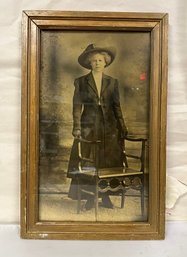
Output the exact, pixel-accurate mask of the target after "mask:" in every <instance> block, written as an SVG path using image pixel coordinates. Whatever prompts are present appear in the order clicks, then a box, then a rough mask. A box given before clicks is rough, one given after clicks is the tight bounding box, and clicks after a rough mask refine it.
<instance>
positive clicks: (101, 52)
mask: <svg viewBox="0 0 187 257" xmlns="http://www.w3.org/2000/svg"><path fill="white" fill-rule="evenodd" d="M114 58H115V50H114V49H113V48H103V47H99V46H96V45H94V44H90V45H88V47H87V48H86V49H85V50H84V51H83V53H82V54H81V55H80V56H79V58H78V62H79V64H80V65H81V66H83V67H84V68H87V69H89V70H91V72H90V73H88V74H87V75H85V76H82V77H80V78H78V79H76V80H75V83H74V85H75V91H74V96H73V132H72V134H73V136H74V137H75V138H76V137H80V136H81V137H82V138H84V139H87V140H100V141H101V144H100V145H99V150H98V155H99V168H106V167H117V166H118V167H119V166H122V165H123V152H122V148H121V145H120V143H119V141H120V138H122V137H125V136H126V134H127V129H126V126H125V123H124V119H123V115H122V111H121V107H120V99H119V91H118V81H117V80H116V79H114V78H112V77H110V76H107V75H105V74H104V73H103V72H104V69H105V68H106V67H108V66H109V65H110V64H111V63H112V62H113V60H114ZM82 148H83V156H84V157H87V158H89V157H90V155H91V154H92V151H91V148H90V146H88V145H85V146H84V147H82ZM77 156H78V154H77V141H76V140H75V141H74V144H73V147H72V151H71V155H70V161H69V167H68V177H71V178H72V182H71V186H70V191H69V197H71V198H73V199H76V197H77V187H76V180H75V178H74V175H73V174H75V173H76V171H78V158H77ZM101 197H102V202H103V206H105V207H107V208H113V204H112V203H111V201H110V198H109V196H108V194H102V195H101ZM93 203H94V199H93V198H89V199H88V201H87V203H86V205H85V208H86V209H90V208H91V207H92V206H93Z"/></svg>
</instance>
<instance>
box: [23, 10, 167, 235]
mask: <svg viewBox="0 0 187 257" xmlns="http://www.w3.org/2000/svg"><path fill="white" fill-rule="evenodd" d="M42 30H51V31H53V30H66V31H110V32H113V31H115V32H125V31H135V32H136V31H138V32H145V31H147V32H150V35H151V71H150V74H149V75H150V94H149V96H150V102H149V104H150V105H149V106H150V109H149V124H150V125H149V150H148V151H149V170H150V169H151V172H150V173H149V203H148V206H149V210H148V214H149V215H148V216H149V217H148V221H146V222H111V223H110V222H75V221H72V222H65V221H64V222H63V221H60V222H57V221H50V222H47V221H40V220H39V216H38V208H39V200H38V195H39V194H38V163H39V154H38V152H39V84H40V83H39V74H40V53H41V49H40V36H41V31H42ZM167 41H168V14H167V13H123V12H74V11H73V12H70V11H43V10H42V11H23V16H22V100H21V101H22V107H21V116H22V119H21V122H22V124H21V237H22V238H28V239H85V240H88V239H92V240H99V239H102V240H124V239H126V240H130V239H131V240H132V239H133V240H152V239H164V236H165V190H166V186H165V184H166V109H167V72H168V71H167V70H168V60H167V59H168V46H167V45H168V43H167Z"/></svg>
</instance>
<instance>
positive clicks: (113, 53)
mask: <svg viewBox="0 0 187 257" xmlns="http://www.w3.org/2000/svg"><path fill="white" fill-rule="evenodd" d="M94 52H95V53H100V52H106V53H107V54H109V55H110V57H111V60H110V62H109V63H107V64H106V66H105V67H107V66H109V65H110V64H111V63H112V62H113V61H114V58H115V56H116V50H115V48H114V47H100V46H98V45H96V44H90V45H88V46H87V47H86V49H85V50H84V51H83V52H82V54H81V55H80V56H79V58H78V62H79V64H80V65H81V66H83V67H84V68H86V69H89V70H90V69H91V66H90V64H89V62H88V61H87V58H88V55H89V54H90V53H94Z"/></svg>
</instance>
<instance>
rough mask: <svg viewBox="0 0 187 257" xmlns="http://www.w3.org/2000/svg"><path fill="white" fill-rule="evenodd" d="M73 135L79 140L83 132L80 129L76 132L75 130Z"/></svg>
mask: <svg viewBox="0 0 187 257" xmlns="http://www.w3.org/2000/svg"><path fill="white" fill-rule="evenodd" d="M72 135H73V136H74V137H77V138H79V137H80V136H81V131H80V129H75V130H73V132H72Z"/></svg>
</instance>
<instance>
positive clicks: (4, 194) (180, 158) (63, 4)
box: [0, 0, 187, 256]
mask: <svg viewBox="0 0 187 257" xmlns="http://www.w3.org/2000/svg"><path fill="white" fill-rule="evenodd" d="M29 9H31V10H37V9H45V10H85V11H86V10H87V11H89V10H90V11H91V10H92V11H93V10H95V11H124V12H131V11H133V12H167V13H169V85H168V133H167V138H168V140H167V174H168V179H167V207H168V208H167V219H168V220H187V195H183V194H184V193H186V192H187V118H186V117H187V89H186V85H187V54H186V46H187V2H186V0H165V1H163V0H141V1H140V0H134V1H132V0H115V1H111V0H102V1H101V0H80V1H77V0H63V1H57V0H51V1H50V0H40V1H38V0H32V1H30V0H22V1H21V0H17V1H15V0H6V1H5V0H0V35H1V37H0V120H1V122H0V206H1V210H0V223H1V224H6V223H10V224H18V223H19V182H20V113H21V110H20V104H21V100H20V99H21V78H20V76H21V70H20V65H21V12H22V10H29ZM182 195H183V196H182ZM184 224H185V226H186V223H184ZM175 228H176V229H177V228H178V226H176V227H175ZM3 229H4V226H3ZM170 236H172V235H170V231H169V232H168V234H167V237H168V238H170ZM7 240H8V239H7ZM11 240H14V239H13V238H11ZM16 240H18V238H17V239H16ZM174 242H175V241H174ZM118 244H120V243H119V242H118V243H117V245H118ZM21 245H24V243H21ZM80 245H82V243H81V244H80ZM112 245H113V246H114V249H115V247H116V243H114V244H110V245H109V246H110V247H112ZM135 245H136V246H138V244H135ZM101 246H102V244H100V245H99V247H101ZM132 246H133V244H132ZM82 247H83V246H82ZM172 247H173V246H172ZM99 249H100V248H99ZM144 250H145V251H146V249H144ZM144 250H143V248H142V251H144ZM100 253H102V250H101V252H100ZM104 253H107V251H103V254H101V255H102V256H103V255H104ZM72 254H73V252H72ZM89 254H90V255H89V256H95V255H94V254H93V255H92V254H91V253H89ZM108 254H109V252H108ZM139 254H140V252H139ZM142 254H143V252H142ZM3 256H11V255H3ZM17 256H22V255H17ZM28 256H32V255H28ZM38 256H40V255H38ZM64 256H70V255H64ZM72 256H73V255H72ZM98 256H99V254H98ZM108 256H109V255H108ZM118 256H120V255H118ZM121 256H122V255H121ZM124 256H125V249H124ZM134 256H135V255H134ZM136 256H138V255H136ZM147 256H148V255H147ZM149 256H150V255H149ZM152 256H154V253H152ZM163 256H166V255H164V254H163ZM167 256H182V255H167ZM183 256H184V255H183Z"/></svg>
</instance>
